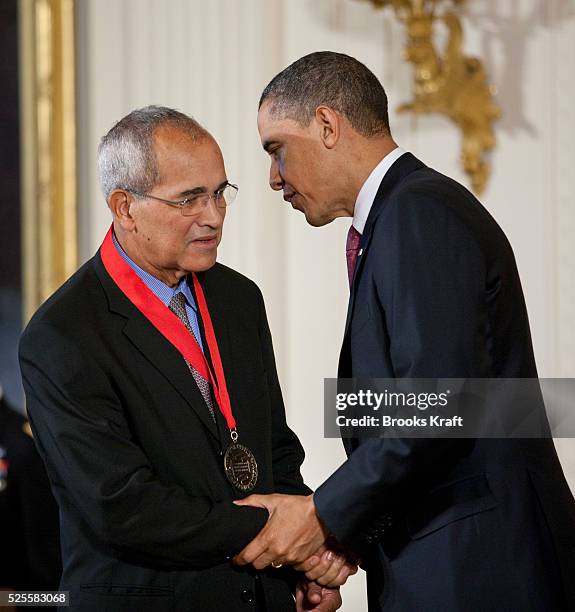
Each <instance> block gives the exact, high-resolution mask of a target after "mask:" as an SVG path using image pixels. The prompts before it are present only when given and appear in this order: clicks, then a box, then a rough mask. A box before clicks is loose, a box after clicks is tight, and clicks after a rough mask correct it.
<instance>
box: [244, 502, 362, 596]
mask: <svg viewBox="0 0 575 612" xmlns="http://www.w3.org/2000/svg"><path fill="white" fill-rule="evenodd" d="M234 503H235V504H237V505H238V506H255V507H258V508H266V509H267V511H268V513H269V518H268V521H267V523H266V525H265V526H264V528H263V529H262V530H261V531H260V533H259V534H258V535H257V536H256V537H255V538H254V539H253V540H252V541H251V542H250V543H249V544H248V545H247V546H246V547H245V548H244V549H243V550H242V551H241V552H240V553H239V554H238V555H237V556H236V557H235V558H234V563H236V564H238V565H247V564H250V563H251V564H252V565H253V566H254V567H255V568H256V569H263V568H265V567H268V566H269V565H271V564H272V563H273V564H274V565H278V564H284V565H293V566H294V567H295V569H296V570H298V571H301V572H304V573H305V575H306V578H307V579H308V580H309V581H315V582H317V583H318V584H319V585H321V586H324V587H330V588H334V587H339V586H341V585H342V584H344V583H345V582H346V580H347V579H348V577H349V576H351V575H352V574H355V573H356V572H357V564H356V562H355V560H353V561H350V560H348V557H347V556H346V554H345V553H344V552H343V551H342V550H341V549H338V548H337V547H336V546H335V544H334V543H333V542H332V541H331V540H330V538H329V533H328V530H327V529H326V527H325V526H324V525H323V523H322V522H321V520H320V518H319V516H318V514H317V511H316V508H315V504H314V502H313V495H309V496H303V495H282V494H279V493H274V494H271V495H250V496H249V497H246V498H245V499H242V500H238V501H236V502H234Z"/></svg>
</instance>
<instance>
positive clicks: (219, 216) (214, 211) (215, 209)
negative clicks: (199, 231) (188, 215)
mask: <svg viewBox="0 0 575 612" xmlns="http://www.w3.org/2000/svg"><path fill="white" fill-rule="evenodd" d="M225 214H226V207H225V205H224V203H223V202H216V199H215V198H213V197H212V198H210V199H209V200H208V202H207V203H206V204H205V205H204V207H203V209H202V212H201V213H200V214H199V215H198V217H197V218H196V222H197V224H198V225H209V226H210V227H213V228H219V227H220V225H221V224H222V223H223V220H224V216H225Z"/></svg>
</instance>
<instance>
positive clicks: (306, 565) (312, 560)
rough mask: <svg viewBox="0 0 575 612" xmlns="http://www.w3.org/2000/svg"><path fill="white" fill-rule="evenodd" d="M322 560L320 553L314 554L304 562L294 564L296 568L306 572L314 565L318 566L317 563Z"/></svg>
mask: <svg viewBox="0 0 575 612" xmlns="http://www.w3.org/2000/svg"><path fill="white" fill-rule="evenodd" d="M320 560H321V557H320V556H319V555H313V556H311V557H309V558H308V559H306V560H305V561H304V562H303V563H298V565H294V568H295V569H296V570H297V571H298V572H303V573H304V574H305V573H306V572H309V571H310V570H312V569H313V568H314V567H316V565H317V564H318V563H319V562H320ZM322 573H325V572H322Z"/></svg>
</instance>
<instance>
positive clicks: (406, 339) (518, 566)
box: [315, 154, 575, 612]
mask: <svg viewBox="0 0 575 612" xmlns="http://www.w3.org/2000/svg"><path fill="white" fill-rule="evenodd" d="M361 247H362V249H363V252H362V255H361V256H360V257H359V259H358V263H357V266H356V271H355V276H354V280H353V285H352V289H351V295H350V301H349V309H348V317H347V323H346V330H345V337H344V341H343V347H342V351H341V357H340V364H339V376H340V377H342V378H343V377H346V378H352V377H356V378H357V377H361V378H365V377H380V378H393V377H399V378H402V377H413V378H435V377H438V378H450V377H453V378H468V377H470V378H489V377H502V378H533V377H536V376H537V371H536V366H535V360H534V356H533V349H532V344H531V336H530V331H529V323H528V318H527V311H526V308H525V302H524V298H523V293H522V289H521V284H520V281H519V275H518V272H517V267H516V264H515V259H514V256H513V252H512V250H511V247H510V245H509V243H508V241H507V239H506V237H505V235H504V233H503V231H502V230H501V229H500V228H499V226H498V225H497V223H496V222H495V221H494V219H493V218H492V217H491V216H490V215H489V213H488V212H487V211H486V210H485V208H483V206H482V205H481V204H480V203H479V202H478V201H477V200H476V198H475V197H474V196H473V195H472V194H471V193H470V192H469V191H468V190H467V189H465V188H464V187H463V186H461V185H460V184H458V183H457V182H455V181H453V180H451V179H449V178H447V177H445V176H443V175H441V174H439V173H438V172H435V171H434V170H432V169H430V168H428V167H426V166H425V165H424V164H423V163H421V162H420V161H419V160H417V159H416V158H415V157H414V156H413V155H411V154H405V155H403V156H402V157H400V158H399V159H398V160H397V161H396V162H395V163H394V164H393V166H392V167H391V168H390V170H389V171H388V173H387V174H386V176H385V177H384V179H383V181H382V183H381V185H380V187H379V190H378V193H377V196H376V198H375V201H374V204H373V207H372V209H371V211H370V214H369V217H368V219H367V223H366V226H365V230H364V233H363V236H362V241H361ZM345 445H346V450H347V453H348V455H349V458H348V460H347V461H346V462H345V463H344V464H343V465H342V466H341V467H340V468H339V469H338V470H337V471H336V472H335V473H334V474H333V475H332V476H331V477H330V478H329V479H328V480H327V481H326V482H325V483H324V484H323V485H322V486H321V487H320V488H319V489H318V490H317V492H316V493H315V500H316V504H317V507H318V511H319V514H320V515H321V517H322V519H323V520H324V521H325V523H326V524H327V526H328V527H329V529H330V530H331V531H332V532H333V534H334V535H335V536H336V537H337V538H338V539H339V540H340V541H341V542H342V543H344V544H347V545H348V546H350V547H351V548H352V549H355V550H356V551H358V552H360V553H361V555H362V556H363V559H364V562H365V565H366V567H367V580H368V597H369V609H370V610H385V612H388V611H390V612H391V611H394V612H395V611H401V612H404V611H411V610H414V611H419V610H424V611H425V612H433V611H437V612H469V611H471V610H472V611H473V612H477V611H480V610H481V611H483V610H485V611H487V610H489V611H491V610H505V611H506V612H515V611H517V612H519V611H521V612H524V611H526V610H534V611H547V610H549V611H552V610H553V611H556V610H563V609H566V608H567V606H570V609H575V591H574V587H573V577H575V504H574V501H573V497H572V495H571V493H570V491H569V489H568V486H567V483H566V481H565V478H564V476H563V473H562V470H561V466H560V464H559V461H558V459H557V456H556V453H555V449H554V446H553V442H552V440H550V439H531V440H526V439H524V440H521V439H508V440H501V439H476V440H473V439H459V440H454V439H451V440H449V439H351V440H345Z"/></svg>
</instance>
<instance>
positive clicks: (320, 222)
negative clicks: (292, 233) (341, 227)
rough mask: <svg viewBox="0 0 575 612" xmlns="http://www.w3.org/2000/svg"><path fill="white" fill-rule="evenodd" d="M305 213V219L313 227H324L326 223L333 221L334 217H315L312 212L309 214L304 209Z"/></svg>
mask: <svg viewBox="0 0 575 612" xmlns="http://www.w3.org/2000/svg"><path fill="white" fill-rule="evenodd" d="M304 215H305V220H306V221H307V222H308V224H309V225H311V226H312V227H323V226H324V225H327V224H328V223H331V222H332V221H333V217H315V216H313V215H311V214H308V213H307V212H305V211H304Z"/></svg>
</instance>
